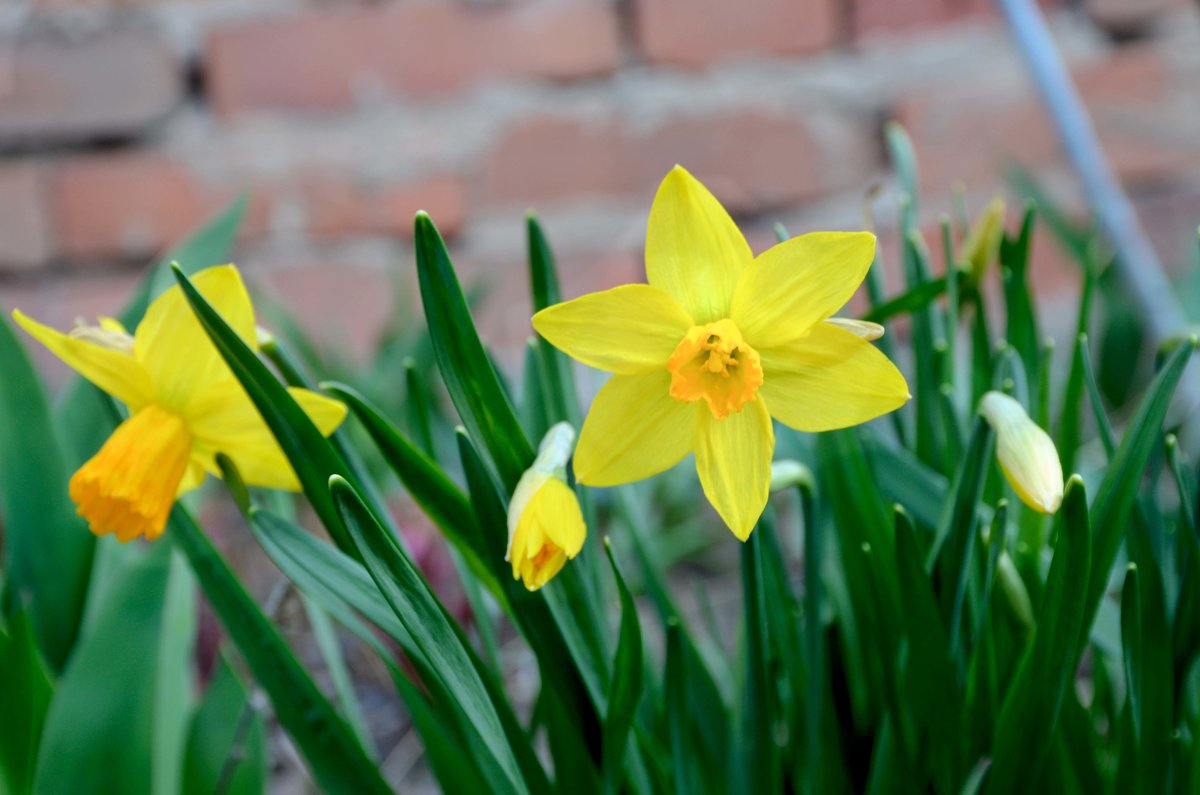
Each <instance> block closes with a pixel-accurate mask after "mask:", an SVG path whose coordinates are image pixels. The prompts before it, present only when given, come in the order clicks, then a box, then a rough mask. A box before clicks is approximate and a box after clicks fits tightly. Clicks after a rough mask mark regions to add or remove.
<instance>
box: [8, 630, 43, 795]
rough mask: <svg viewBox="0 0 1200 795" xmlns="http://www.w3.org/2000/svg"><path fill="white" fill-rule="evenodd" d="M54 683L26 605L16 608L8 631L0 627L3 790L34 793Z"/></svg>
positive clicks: (11, 793) (12, 793)
mask: <svg viewBox="0 0 1200 795" xmlns="http://www.w3.org/2000/svg"><path fill="white" fill-rule="evenodd" d="M53 693H54V683H53V681H52V680H51V679H50V672H49V671H47V670H46V663H45V662H44V661H43V660H42V655H41V654H40V653H39V652H38V647H37V640H36V639H35V638H34V635H33V626H32V624H31V622H30V620H29V616H28V615H27V613H26V611H25V610H23V609H17V610H15V611H13V613H12V616H11V618H10V620H9V622H8V631H7V632H6V631H4V629H0V704H3V705H4V719H3V720H0V793H4V795H23V793H26V792H33V780H34V771H35V770H36V765H37V758H38V745H39V744H40V743H41V740H42V728H43V727H44V726H45V723H46V711H47V709H48V708H49V706H50V699H51V697H52V695H53Z"/></svg>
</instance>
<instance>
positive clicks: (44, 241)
mask: <svg viewBox="0 0 1200 795" xmlns="http://www.w3.org/2000/svg"><path fill="white" fill-rule="evenodd" d="M49 222H50V219H49V217H48V215H47V208H46V196H45V190H44V185H43V179H42V169H41V168H40V167H39V166H38V165H35V163H33V162H30V161H25V162H21V161H12V162H8V163H3V164H0V268H3V269H15V270H25V269H29V268H36V267H38V266H40V265H44V264H46V263H47V262H48V261H49V260H50V257H51V256H52V254H53V251H52V248H51V245H52V244H51V237H50V226H49Z"/></svg>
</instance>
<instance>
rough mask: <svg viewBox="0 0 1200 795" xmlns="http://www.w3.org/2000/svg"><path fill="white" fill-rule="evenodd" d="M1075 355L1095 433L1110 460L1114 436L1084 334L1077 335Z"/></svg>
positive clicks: (1114, 445)
mask: <svg viewBox="0 0 1200 795" xmlns="http://www.w3.org/2000/svg"><path fill="white" fill-rule="evenodd" d="M1075 355H1076V356H1078V357H1079V360H1078V362H1077V363H1078V365H1079V371H1080V372H1081V373H1083V385H1084V386H1085V387H1086V388H1087V393H1088V399H1089V401H1091V404H1092V416H1093V417H1095V419H1096V431H1097V432H1098V433H1099V435H1100V441H1101V443H1102V444H1103V445H1104V455H1105V457H1106V458H1107V459H1108V460H1112V457H1113V454H1114V453H1115V452H1116V450H1117V442H1116V434H1115V433H1114V432H1113V428H1112V423H1111V422H1110V421H1109V419H1108V412H1106V411H1105V410H1104V398H1103V397H1102V396H1101V395H1100V388H1099V387H1098V386H1097V385H1096V375H1095V373H1094V372H1092V357H1091V354H1090V353H1089V351H1088V341H1087V335H1086V334H1080V335H1079V340H1078V342H1077V344H1076V347H1075Z"/></svg>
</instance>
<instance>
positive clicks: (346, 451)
mask: <svg viewBox="0 0 1200 795" xmlns="http://www.w3.org/2000/svg"><path fill="white" fill-rule="evenodd" d="M262 354H263V356H265V357H267V359H268V360H269V361H270V362H271V363H272V364H274V365H275V366H276V367H277V368H278V369H279V374H280V375H281V376H283V380H284V383H286V384H287V385H288V386H294V387H300V388H302V389H309V390H315V389H316V388H317V385H316V384H315V383H313V380H312V379H311V378H309V377H308V376H307V375H306V374H305V373H304V371H303V369H302V368H301V366H300V364H299V362H297V361H296V358H295V356H293V355H292V351H291V349H290V348H288V346H286V345H284V344H283V343H282V342H280V341H279V340H278V339H277V338H271V339H269V340H268V341H267V342H264V343H263V345H262ZM328 438H329V444H330V445H331V446H332V447H333V449H334V451H335V452H336V453H337V454H338V455H339V456H341V459H342V461H344V462H345V463H346V467H347V469H348V471H349V472H350V475H351V476H352V478H351V479H352V480H353V481H354V482H355V483H357V484H358V485H359V486H360V487H361V488H362V490H363V493H364V495H365V496H366V497H367V499H368V500H369V501H370V503H371V505H373V506H375V515H376V517H377V518H378V519H379V520H380V521H381V522H383V524H384V525H385V526H386V527H387V528H388V529H389V530H391V531H392V533H394V534H395V535H396V536H397V537H398V538H399V539H400V542H401V543H404V538H403V537H402V536H400V533H399V528H397V527H396V524H395V522H393V521H392V517H391V514H389V513H388V512H387V511H386V510H384V509H383V507H382V506H383V505H384V497H383V493H382V492H381V491H380V490H379V487H378V486H377V485H376V484H375V481H374V480H373V479H372V478H371V475H370V473H369V472H368V471H367V467H366V464H364V463H363V460H362V458H361V457H360V456H359V454H358V450H356V449H355V448H354V446H353V445H351V444H350V443H349V441H348V438H347V435H346V426H345V425H343V426H341V427H339V428H338V429H337V430H336V431H334V432H333V433H332V434H330V436H329V437H328Z"/></svg>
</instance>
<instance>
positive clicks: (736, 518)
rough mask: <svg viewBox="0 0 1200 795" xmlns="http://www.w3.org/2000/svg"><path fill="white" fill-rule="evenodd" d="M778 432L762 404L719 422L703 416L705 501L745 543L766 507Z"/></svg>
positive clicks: (700, 462) (699, 446)
mask: <svg viewBox="0 0 1200 795" xmlns="http://www.w3.org/2000/svg"><path fill="white" fill-rule="evenodd" d="M774 450H775V432H774V431H773V430H772V428H771V415H770V414H768V413H767V407H766V405H765V404H764V402H763V401H762V400H761V399H757V400H755V401H754V402H752V403H748V404H747V405H746V407H745V408H744V409H742V411H740V412H738V413H737V414H730V415H729V416H728V417H726V418H725V419H723V420H718V419H717V418H715V417H714V416H713V415H712V412H710V411H701V412H699V413H698V421H697V423H696V472H697V473H699V475H700V485H701V486H703V487H704V495H705V496H706V497H708V501H709V502H711V503H712V505H713V507H714V508H716V509H717V513H719V514H720V515H721V518H722V519H724V520H725V524H727V525H728V526H729V529H730V530H732V531H733V534H734V535H735V536H737V537H738V538H739V539H740V540H742V541H745V540H746V539H747V538H749V537H750V531H752V530H753V529H754V525H755V523H756V522H757V521H758V517H760V516H762V512H763V508H765V507H766V505H767V495H768V494H769V493H770V489H771V455H772V453H773V452H774Z"/></svg>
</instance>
